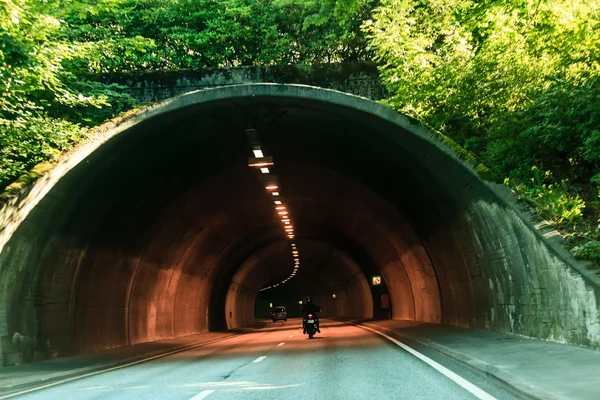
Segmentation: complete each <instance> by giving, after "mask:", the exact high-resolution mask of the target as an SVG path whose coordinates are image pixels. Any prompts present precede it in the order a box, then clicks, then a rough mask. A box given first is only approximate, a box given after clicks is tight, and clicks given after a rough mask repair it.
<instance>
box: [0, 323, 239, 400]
mask: <svg viewBox="0 0 600 400" xmlns="http://www.w3.org/2000/svg"><path fill="white" fill-rule="evenodd" d="M247 333H248V332H243V331H242V332H236V333H232V334H228V335H226V336H223V337H219V338H217V339H212V340H207V341H204V342H196V343H193V344H187V345H181V346H173V347H171V348H170V349H163V350H157V351H153V352H148V353H144V354H140V355H137V356H134V357H129V358H126V359H123V360H120V361H116V362H112V363H105V364H102V365H96V366H92V367H84V368H78V369H75V370H69V371H65V372H64V373H55V374H48V375H46V377H45V378H41V379H36V380H32V381H30V382H27V383H20V384H17V385H13V386H5V387H3V388H2V390H0V400H4V399H8V398H12V397H16V396H19V395H20V393H21V392H23V391H34V390H37V389H38V388H39V389H41V388H42V387H41V386H46V385H58V384H60V383H62V382H61V381H73V380H76V379H79V378H83V377H85V376H88V375H90V374H98V373H102V372H103V371H107V370H111V369H118V368H120V367H126V366H127V365H128V364H131V363H142V362H145V361H151V360H155V359H157V358H161V357H165V356H168V355H171V354H176V353H180V352H182V351H186V350H191V349H193V348H196V347H201V346H204V345H207V344H212V343H217V342H220V341H223V340H227V339H230V338H232V337H234V336H239V335H244V334H247Z"/></svg>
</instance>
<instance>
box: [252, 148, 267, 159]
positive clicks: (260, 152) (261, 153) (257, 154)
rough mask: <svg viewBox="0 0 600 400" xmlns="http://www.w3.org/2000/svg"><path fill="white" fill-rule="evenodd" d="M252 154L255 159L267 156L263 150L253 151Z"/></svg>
mask: <svg viewBox="0 0 600 400" xmlns="http://www.w3.org/2000/svg"><path fill="white" fill-rule="evenodd" d="M252 152H253V153H254V157H256V158H263V157H264V156H265V155H264V154H263V152H262V150H261V149H255V150H252Z"/></svg>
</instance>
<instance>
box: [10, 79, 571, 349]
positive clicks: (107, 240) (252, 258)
mask: <svg viewBox="0 0 600 400" xmlns="http://www.w3.org/2000/svg"><path fill="white" fill-rule="evenodd" d="M248 128H253V129H255V130H256V132H257V133H258V135H259V137H260V140H261V143H262V146H263V149H264V151H265V153H266V154H268V155H271V156H273V157H274V161H275V165H274V167H273V172H274V173H276V174H278V176H279V181H280V184H281V188H282V189H281V191H282V195H283V197H284V199H285V202H286V205H287V206H288V208H289V210H290V214H291V219H292V221H293V223H294V226H295V229H296V239H295V242H296V243H297V245H298V249H299V250H300V254H301V260H302V261H301V268H300V270H299V272H298V275H297V276H296V277H295V278H294V279H292V280H291V281H289V282H288V283H286V285H289V287H290V288H292V287H295V289H294V290H303V291H304V293H311V294H312V295H330V293H331V292H334V291H337V292H339V293H341V297H342V299H341V301H340V302H339V303H338V304H337V305H336V306H335V307H337V313H338V314H343V315H347V316H370V315H372V312H373V304H374V303H373V301H374V300H375V306H377V299H376V298H375V297H376V296H372V295H373V292H372V290H371V289H370V288H369V287H368V281H367V279H368V278H370V276H372V275H382V276H383V278H384V283H385V287H386V290H389V293H390V297H391V301H392V313H393V316H394V317H395V318H405V319H414V320H420V321H425V322H445V323H450V324H455V325H460V326H472V327H485V328H495V329H501V330H511V329H512V330H513V331H520V332H522V333H525V334H530V335H532V336H544V335H546V336H547V335H548V334H550V333H551V332H552V330H553V329H555V327H553V326H542V327H540V326H538V325H537V319H538V317H537V316H536V317H535V319H536V322H533V323H532V322H528V321H525V320H523V319H521V320H520V321H517V322H515V320H514V315H515V311H514V309H511V308H510V307H508V306H507V304H508V303H509V302H507V300H505V299H504V298H503V296H513V298H515V297H519V296H525V297H526V296H529V295H530V293H529V292H528V290H529V289H527V288H526V287H524V286H519V285H516V286H515V285H514V280H515V279H525V280H526V279H531V277H534V276H535V280H536V282H546V281H547V280H548V279H550V278H548V277H546V276H545V275H544V276H541V275H540V276H538V275H537V272H536V271H533V269H532V267H531V265H533V264H535V263H538V264H541V263H543V262H545V261H539V260H536V259H535V258H534V256H532V255H531V254H529V253H527V251H520V252H515V254H516V255H515V256H513V255H511V254H509V255H507V251H505V250H506V249H505V248H503V246H505V245H504V244H503V243H504V242H503V241H505V240H508V239H506V238H507V237H508V238H511V240H512V238H513V237H514V238H515V240H516V241H517V242H518V243H519V244H518V245H521V246H525V245H531V246H541V244H539V243H538V242H539V239H537V238H536V236H535V235H532V234H531V233H522V232H528V231H527V229H528V228H527V226H526V225H524V224H523V223H521V222H515V221H514V220H512V219H511V220H509V219H506V218H508V217H505V216H504V214H506V213H507V212H508V211H503V209H504V206H503V205H498V204H500V203H499V202H498V200H497V197H496V195H495V194H493V193H492V191H491V190H490V189H489V188H488V187H487V186H486V185H485V184H483V183H482V182H481V181H480V180H479V179H478V178H477V177H476V175H475V174H474V173H472V172H471V171H470V170H469V169H468V168H467V167H465V166H464V165H463V164H462V163H460V162H458V161H457V159H456V157H454V156H453V155H451V154H450V153H449V152H448V150H444V149H443V148H442V147H439V146H438V145H436V144H434V143H433V142H432V140H431V139H427V136H426V132H425V131H423V130H422V129H421V128H418V127H414V126H411V125H409V124H408V122H407V121H406V120H405V119H403V117H401V116H399V115H398V114H396V113H394V112H393V111H392V110H389V109H387V108H385V107H383V106H381V105H378V104H375V103H373V102H370V101H368V100H364V99H360V98H357V97H353V96H349V95H345V94H341V93H337V92H333V91H328V90H322V89H317V88H310V87H301V86H294V85H243V86H239V87H229V88H220V89H214V90H209V91H203V92H196V93H192V94H189V95H185V96H181V97H179V98H176V99H174V100H172V101H169V102H167V103H165V104H162V105H159V106H154V108H151V109H150V110H149V111H147V112H146V114H145V115H144V114H142V116H141V117H139V118H138V120H137V121H136V123H131V124H130V126H127V127H126V129H125V128H120V133H119V134H116V135H114V136H113V137H112V138H110V139H109V140H107V141H106V142H105V143H103V144H102V145H101V146H100V147H99V148H98V149H97V150H95V151H94V152H92V153H90V154H89V155H88V156H87V157H86V158H85V159H84V160H83V161H82V162H80V163H79V164H77V165H76V166H75V167H73V168H72V169H70V170H69V171H68V172H67V173H66V174H65V176H64V177H62V179H60V180H59V181H58V182H57V183H56V184H55V185H53V186H52V189H51V190H50V191H49V193H48V194H47V195H46V196H45V197H43V200H42V201H40V202H39V203H38V205H37V207H35V208H34V209H33V210H32V211H31V212H30V213H29V215H28V216H27V218H26V219H25V220H24V221H23V223H21V224H20V225H19V228H18V230H17V231H16V232H15V233H14V234H13V235H12V237H11V239H10V241H9V242H8V243H7V244H6V246H5V247H4V249H3V251H2V253H1V256H2V258H0V262H2V263H3V264H1V265H5V266H7V265H10V266H13V267H14V269H15V271H16V272H10V270H9V268H8V267H3V270H2V274H3V275H2V284H3V285H4V289H5V292H4V293H5V295H4V296H5V297H4V301H5V304H6V310H4V318H5V319H6V326H7V328H6V331H7V333H8V334H12V333H14V332H21V333H23V334H25V335H30V336H32V337H35V338H36V339H35V340H36V341H37V342H38V346H42V347H43V346H46V347H48V348H52V349H60V351H61V352H63V353H65V352H68V351H80V352H85V351H95V350H100V349H104V348H108V347H114V346H121V345H128V344H135V343H139V342H144V341H149V340H156V339H161V338H168V337H174V336H181V335H185V334H190V333H195V332H199V331H203V330H207V329H212V330H216V329H223V328H225V327H227V326H229V327H232V326H237V325H243V324H245V323H250V322H252V318H253V315H252V316H250V315H249V313H253V306H254V300H255V299H256V296H257V295H258V293H259V290H260V289H261V288H264V287H266V286H269V285H272V284H274V283H278V282H281V280H282V279H285V277H286V276H288V275H289V273H290V271H291V269H292V266H293V259H292V257H291V251H290V247H289V240H288V239H287V238H286V236H285V234H284V233H283V230H282V227H281V223H280V222H279V221H278V218H277V215H276V214H275V212H274V211H273V205H272V199H271V198H269V195H268V194H267V193H266V192H265V188H264V186H263V184H261V182H260V181H259V180H258V179H257V173H256V171H255V170H253V169H252V168H249V167H248V165H247V164H248V157H249V156H251V147H250V146H249V143H248V141H247V139H246V137H245V135H244V131H245V130H246V129H248ZM482 210H483V211H482ZM494 213H496V214H494ZM503 213H504V214H503ZM511 215H512V214H511ZM502 218H505V224H504V225H503V226H502V227H500V228H499V231H498V233H497V235H498V237H499V238H500V239H497V238H496V236H494V235H496V233H495V232H494V231H492V230H491V229H492V228H491V226H492V225H493V224H494V223H497V222H498V221H500V220H501V219H502ZM510 218H513V219H514V218H515V217H514V216H511V217H510ZM518 221H520V220H518ZM519 223H520V224H521V225H522V226H521V225H519ZM527 243H529V244H527ZM546 253H548V251H546ZM546 253H544V256H543V257H547V258H548V259H550V258H552V257H553V256H552V255H551V254H550V253H548V255H546ZM23 254H26V257H22V255H23ZM499 254H503V256H504V257H505V258H504V259H502V260H500V258H498V257H499ZM536 254H538V257H542V256H539V251H537V253H536ZM20 255H21V257H20ZM19 257H20V258H19ZM494 257H496V258H494ZM510 257H517V258H518V259H510ZM17 259H18V261H17ZM490 260H491V261H490ZM507 260H508V261H507ZM552 262H554V261H552ZM508 264H510V267H508V266H507V265H508ZM526 265H529V267H527V266H526ZM507 268H508V269H507ZM510 268H513V269H515V271H513V272H510V270H509V269H510ZM527 268H529V270H528V272H524V273H523V274H524V275H527V274H528V278H523V277H521V276H519V274H520V273H521V272H519V271H522V270H525V269H527ZM517 270H518V271H517ZM7 271H8V272H7ZM507 271H508V272H507ZM11 273H12V274H13V276H12V282H13V285H12V287H11V288H10V290H8V285H9V283H8V282H10V281H11V278H10V277H9V275H10V274H11ZM542 275H543V274H542ZM515 277H518V278H515ZM552 279H554V278H552ZM511 282H512V283H511ZM284 286H285V285H284ZM546 286H551V285H546ZM299 288H300V289H299ZM281 290H283V287H282V289H281ZM290 290H291V289H290ZM498 293H500V294H498ZM540 296H541V297H540ZM538 297H539V298H540V301H541V302H542V303H543V302H546V303H547V305H549V304H552V301H554V300H552V299H549V298H547V297H544V296H543V295H538ZM561 301H562V300H556V302H558V303H560V302H561ZM342 303H343V304H342ZM546 303H544V304H546ZM227 304H230V305H232V304H233V306H231V307H234V308H235V307H237V308H236V310H235V313H236V315H235V317H231V318H238V315H237V314H240V316H239V318H240V319H237V320H236V321H237V322H236V323H235V324H233V325H232V323H231V322H230V321H227V318H229V316H232V315H233V311H231V310H226V308H227V307H229V306H227ZM236 304H237V305H236ZM561 304H562V303H561ZM251 306H252V307H251ZM332 307H333V306H332ZM521 307H524V305H523V304H522V305H521ZM241 308H243V310H241ZM518 312H520V313H521V314H522V313H524V312H526V310H525V309H521V310H519V311H518ZM511 313H512V314H511ZM539 318H543V315H541V316H540V317H539ZM568 323H575V322H573V321H570V322H565V323H564V324H566V325H568ZM515 324H517V325H518V324H520V325H518V326H515ZM532 324H533V325H532ZM534 326H535V328H534ZM536 330H537V331H536ZM534 331H535V332H534ZM40 343H41V344H40Z"/></svg>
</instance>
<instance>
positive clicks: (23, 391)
mask: <svg viewBox="0 0 600 400" xmlns="http://www.w3.org/2000/svg"><path fill="white" fill-rule="evenodd" d="M241 335H244V333H234V334H233V335H230V336H227V337H225V338H219V339H214V340H209V341H208V342H202V343H196V344H193V345H191V346H187V347H184V348H181V349H177V350H172V351H169V352H167V353H162V354H158V355H155V356H152V357H148V358H144V359H142V360H137V361H132V362H130V363H127V364H123V365H117V366H115V367H110V368H106V369H102V370H100V371H94V372H88V373H87V374H83V375H78V376H74V377H71V378H67V379H63V380H61V381H58V382H52V383H48V384H46V385H42V386H36V387H34V388H31V389H26V390H21V391H18V392H15V393H11V394H7V395H4V396H0V400H5V399H10V398H13V397H17V396H22V395H24V394H27V393H31V392H35V391H37V390H41V389H46V388H49V387H52V386H56V385H61V384H63V383H68V382H72V381H75V380H77V379H82V378H87V377H88V376H94V375H99V374H103V373H105V372H110V371H115V370H117V369H122V368H127V367H131V366H132V365H136V364H141V363H144V362H147V361H152V360H155V359H157V358H161V357H166V356H170V355H171V354H175V353H182V352H184V351H187V350H191V349H195V348H196V347H201V346H205V345H209V344H213V343H217V342H222V341H225V340H228V339H233V338H235V337H238V336H241Z"/></svg>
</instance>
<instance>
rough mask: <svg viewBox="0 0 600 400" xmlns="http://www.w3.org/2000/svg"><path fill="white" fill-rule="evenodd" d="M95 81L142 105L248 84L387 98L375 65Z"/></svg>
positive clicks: (239, 70) (297, 66)
mask: <svg viewBox="0 0 600 400" xmlns="http://www.w3.org/2000/svg"><path fill="white" fill-rule="evenodd" d="M91 78H92V79H96V80H100V81H102V82H105V83H117V84H119V85H121V86H124V87H125V89H123V90H122V92H124V93H127V94H129V95H131V96H132V97H133V98H134V99H135V100H136V101H138V102H140V103H150V102H156V101H161V100H165V99H170V98H172V97H175V96H179V95H181V94H185V93H189V92H193V91H195V90H199V89H209V88H214V87H217V86H229V85H240V84H245V83H291V84H302V85H311V86H318V87H322V88H327V89H334V90H339V91H341V92H344V93H351V94H354V95H357V96H361V97H366V98H368V99H371V100H381V99H383V98H385V97H386V91H385V88H384V87H383V85H382V84H381V81H380V79H379V71H378V70H377V65H375V64H373V63H340V64H321V65H319V64H316V65H300V64H295V65H277V66H269V67H233V68H215V69H204V70H197V71H185V70H184V71H182V70H179V71H161V72H156V71H150V72H135V73H118V74H103V75H94V76H92V77H91Z"/></svg>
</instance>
